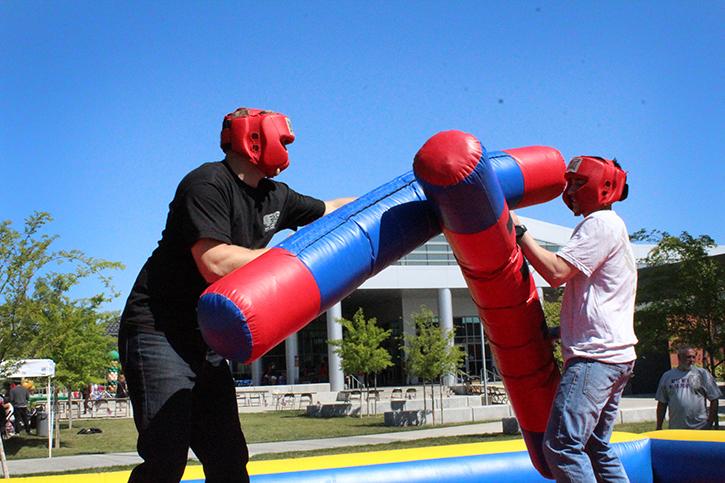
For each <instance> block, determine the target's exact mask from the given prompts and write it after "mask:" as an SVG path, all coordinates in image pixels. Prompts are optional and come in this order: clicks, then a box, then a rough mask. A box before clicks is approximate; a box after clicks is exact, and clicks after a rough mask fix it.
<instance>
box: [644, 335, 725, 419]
mask: <svg viewBox="0 0 725 483" xmlns="http://www.w3.org/2000/svg"><path fill="white" fill-rule="evenodd" d="M695 358H696V355H695V350H694V349H693V348H692V347H682V348H680V350H679V351H677V360H678V362H679V365H678V366H677V367H676V368H674V369H670V370H669V371H667V372H665V373H664V374H662V377H661V378H660V383H659V385H658V387H657V394H656V395H655V399H657V429H662V423H663V422H664V419H665V413H666V412H667V408H668V407H669V408H670V424H669V428H670V429H710V428H712V427H713V425H714V424H715V423H716V421H717V406H718V398H719V397H720V389H719V388H718V387H717V384H716V383H715V378H713V377H712V375H711V374H710V373H709V372H708V371H707V370H705V369H703V368H701V367H697V366H695V365H694V362H695ZM708 400H709V401H710V407H709V411H708V408H707V401H708Z"/></svg>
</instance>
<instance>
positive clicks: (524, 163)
mask: <svg viewBox="0 0 725 483" xmlns="http://www.w3.org/2000/svg"><path fill="white" fill-rule="evenodd" d="M504 152H505V153H507V154H509V155H510V156H511V157H512V158H514V159H515V160H516V161H517V162H518V163H519V166H520V167H521V174H523V177H524V196H523V198H522V199H521V201H520V202H519V203H518V205H517V206H516V207H517V208H523V207H525V206H531V205H536V204H540V203H545V202H547V201H550V200H553V199H554V198H556V197H558V196H559V195H560V194H561V193H562V192H563V191H564V187H565V186H566V180H565V179H564V173H565V172H566V162H565V161H564V157H563V156H562V155H561V153H560V152H559V151H557V150H556V149H554V148H550V147H548V146H528V147H525V148H513V149H505V150H504Z"/></svg>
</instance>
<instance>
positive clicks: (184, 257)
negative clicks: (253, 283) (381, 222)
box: [118, 108, 352, 483]
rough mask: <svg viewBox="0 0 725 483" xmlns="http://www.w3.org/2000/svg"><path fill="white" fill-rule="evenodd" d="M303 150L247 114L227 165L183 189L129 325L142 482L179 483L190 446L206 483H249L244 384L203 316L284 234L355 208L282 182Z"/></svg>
mask: <svg viewBox="0 0 725 483" xmlns="http://www.w3.org/2000/svg"><path fill="white" fill-rule="evenodd" d="M294 139H295V136H294V134H293V132H292V128H291V124H290V121H289V119H288V118H287V116H285V115H284V114H280V113H276V112H271V111H264V110H259V109H248V108H239V109H237V110H235V111H234V112H232V113H230V114H227V115H226V116H225V117H224V121H223V124H222V131H221V143H220V144H221V148H222V150H223V151H224V153H225V157H224V159H223V160H222V161H217V162H211V163H205V164H202V165H201V166H199V167H198V168H196V169H194V170H192V171H191V172H190V173H188V174H187V175H186V176H185V177H184V179H182V180H181V182H180V183H179V186H178V188H177V190H176V194H175V195H174V198H173V200H172V201H171V203H170V205H169V212H168V216H167V219H166V227H165V228H164V231H163V232H162V234H161V240H160V241H159V244H158V247H156V249H155V250H154V251H153V253H152V254H151V256H150V257H149V259H148V260H147V262H146V264H145V265H144V266H143V268H142V269H141V271H140V273H139V275H138V277H137V279H136V282H135V283H134V286H133V288H132V289H131V293H130V295H129V297H128V300H127V302H126V307H125V308H124V311H123V314H122V315H121V326H120V329H119V341H118V344H119V352H120V356H121V357H120V361H121V365H122V367H123V372H124V374H125V375H126V381H127V382H128V390H129V395H130V397H131V404H132V405H133V413H134V420H135V423H136V429H137V430H138V444H137V448H138V452H139V455H140V456H141V458H143V460H144V461H143V463H141V464H140V465H139V466H137V467H136V468H134V469H133V471H132V473H131V478H130V481H132V482H153V483H163V482H173V481H179V480H180V479H181V477H182V474H183V472H184V468H185V467H186V461H187V458H188V451H189V447H191V448H192V449H193V450H194V453H195V454H196V456H197V457H198V458H199V460H200V461H201V463H202V465H203V468H204V474H205V478H206V481H207V482H208V483H219V482H225V483H231V482H247V481H249V475H248V473H247V469H246V465H247V460H248V451H247V444H246V441H245V439H244V434H243V433H242V429H241V426H240V424H239V414H238V412H237V401H236V394H235V390H234V380H233V378H232V375H231V372H230V369H229V364H228V363H227V361H226V360H225V359H224V358H223V357H221V356H220V355H218V354H216V353H215V352H214V351H213V350H211V349H210V348H209V347H208V346H207V344H206V343H205V341H204V340H203V338H202V336H201V333H200V330H199V325H198V322H197V318H196V305H197V301H198V299H199V296H200V295H201V293H202V292H203V291H204V290H205V289H206V288H207V286H208V285H209V284H211V283H213V282H215V281H216V280H218V279H220V278H222V277H223V276H225V275H227V274H229V273H231V272H232V271H233V270H236V269H237V268H239V267H241V266H244V265H246V264H247V263H250V262H252V261H253V260H255V259H256V258H257V257H260V256H262V255H264V253H265V252H267V250H268V248H266V246H267V244H268V243H269V242H270V241H271V239H272V237H273V236H274V234H275V233H277V232H278V231H281V230H285V229H293V230H295V229H297V228H298V227H300V226H303V225H307V224H308V223H311V222H313V221H315V220H317V219H318V218H320V217H321V216H323V215H325V214H327V213H329V212H331V211H333V210H335V209H337V208H338V207H340V206H342V205H344V204H346V203H348V202H349V201H352V199H351V198H339V199H336V200H331V201H321V200H319V199H316V198H313V197H310V196H305V195H302V194H299V193H297V192H296V191H294V190H292V189H291V188H290V187H289V186H287V185H286V184H285V183H282V182H279V181H275V180H273V178H274V177H275V176H277V175H279V174H280V173H281V172H282V171H283V170H285V169H286V168H287V167H288V166H289V156H288V151H287V145H289V144H290V143H292V142H293V141H294ZM270 382H271V381H270Z"/></svg>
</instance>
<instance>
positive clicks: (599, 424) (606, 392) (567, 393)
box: [544, 357, 634, 483]
mask: <svg viewBox="0 0 725 483" xmlns="http://www.w3.org/2000/svg"><path fill="white" fill-rule="evenodd" d="M633 367H634V362H629V363H626V364H605V363H603V362H597V361H595V360H592V359H584V358H579V357H578V358H574V359H571V360H570V361H568V363H567V366H566V368H565V370H564V374H563V375H562V377H561V383H560V384H559V390H558V392H557V393H556V398H555V399H554V405H553V406H552V408H551V415H550V416H549V424H548V426H547V428H546V432H545V433H544V457H545V458H546V462H547V463H548V465H549V468H550V469H551V471H552V473H553V474H554V477H555V478H556V481H557V482H576V483H587V482H594V481H607V482H610V481H613V482H628V481H629V478H627V474H626V473H625V471H624V467H623V466H622V463H621V461H620V460H619V457H617V455H616V454H615V452H614V449H613V448H612V447H611V446H610V445H609V438H610V437H611V436H612V429H613V428H614V423H615V421H616V418H617V408H618V406H619V400H620V398H621V396H622V391H623V390H624V386H626V385H627V381H629V378H630V377H631V375H632V369H633Z"/></svg>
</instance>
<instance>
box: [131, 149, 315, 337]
mask: <svg viewBox="0 0 725 483" xmlns="http://www.w3.org/2000/svg"><path fill="white" fill-rule="evenodd" d="M324 212H325V204H324V202H322V201H320V200H318V199H316V198H312V197H309V196H304V195H301V194H299V193H296V192H295V191H293V190H292V189H290V188H289V186H287V185H286V184H284V183H280V182H277V181H273V180H271V179H268V178H264V179H262V180H261V181H260V182H259V184H258V186H257V187H256V188H253V187H251V186H249V185H247V184H245V183H244V182H243V181H241V180H240V179H239V178H238V177H237V176H236V175H235V174H234V172H233V171H232V170H231V168H230V167H229V166H228V165H227V163H226V162H224V161H220V162H214V163H205V164H203V165H201V166H200V167H198V168H196V169H195V170H193V171H192V172H190V173H189V174H187V175H186V176H185V177H184V179H183V180H181V183H179V186H178V188H177V189H176V194H175V195H174V199H173V200H172V201H171V204H170V205H169V214H168V217H167V218H166V228H165V229H164V231H163V233H162V234H161V240H160V241H159V245H158V247H156V249H155V250H154V251H153V253H152V254H151V257H149V259H148V260H147V261H146V264H145V265H144V266H143V268H142V269H141V272H140V273H139V275H138V277H137V279H136V282H135V283H134V286H133V288H132V289H131V294H130V295H129V297H128V301H127V302H126V307H125V309H124V311H123V315H122V316H121V321H122V324H133V325H137V326H147V327H150V326H154V327H155V328H156V329H159V330H169V329H181V330H183V329H188V328H195V327H197V322H196V303H197V300H198V299H199V296H200V295H201V293H202V292H203V291H204V289H206V287H207V286H208V284H207V282H206V281H205V280H204V278H203V277H202V276H201V274H200V273H199V270H198V269H197V267H196V263H195V262H194V258H193V256H192V254H191V247H192V246H193V245H194V243H195V242H196V241H197V240H199V239H202V238H211V239H214V240H218V241H221V242H223V243H229V244H233V245H238V246H241V247H245V248H252V249H254V248H263V247H265V246H266V245H267V243H269V241H270V240H271V239H272V236H274V234H275V233H276V232H278V231H280V230H284V229H293V230H294V229H296V228H297V227H299V226H302V225H306V224H308V223H311V222H312V221H314V220H316V219H317V218H319V217H321V216H322V215H323V214H324Z"/></svg>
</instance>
